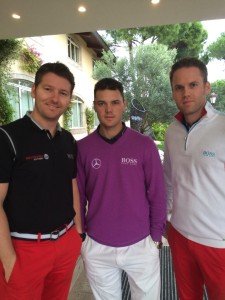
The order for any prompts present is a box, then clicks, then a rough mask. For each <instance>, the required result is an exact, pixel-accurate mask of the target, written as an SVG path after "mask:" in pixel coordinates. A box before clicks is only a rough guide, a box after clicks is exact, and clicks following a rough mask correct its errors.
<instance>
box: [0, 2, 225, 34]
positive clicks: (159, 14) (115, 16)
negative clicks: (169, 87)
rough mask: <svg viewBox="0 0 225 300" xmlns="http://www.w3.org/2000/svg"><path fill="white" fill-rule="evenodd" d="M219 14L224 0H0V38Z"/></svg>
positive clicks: (224, 6)
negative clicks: (154, 0) (81, 10)
mask: <svg viewBox="0 0 225 300" xmlns="http://www.w3.org/2000/svg"><path fill="white" fill-rule="evenodd" d="M80 4H84V5H85V6H86V7H87V12H86V13H85V14H80V13H78V11H77V8H78V6H79V5H80ZM12 13H17V14H20V15H21V19H20V20H15V19H12V17H11V15H12ZM223 18H225V0H211V1H209V0H161V2H160V4H159V5H157V6H153V5H152V4H151V3H150V0H16V1H15V0H0V39H3V38H9V37H28V36H41V35H49V34H60V33H76V32H85V31H96V30H100V29H115V28H117V29H118V28H130V27H141V26H152V25H163V24H172V23H181V22H188V21H202V20H210V19H223Z"/></svg>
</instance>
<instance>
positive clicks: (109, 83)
mask: <svg viewBox="0 0 225 300" xmlns="http://www.w3.org/2000/svg"><path fill="white" fill-rule="evenodd" d="M103 90H118V91H119V92H120V93H121V95H122V97H123V99H124V94H123V85H122V83H121V82H119V81H118V80H116V79H113V78H102V79H100V80H99V81H98V82H97V83H96V84H95V88H94V96H96V92H97V91H103Z"/></svg>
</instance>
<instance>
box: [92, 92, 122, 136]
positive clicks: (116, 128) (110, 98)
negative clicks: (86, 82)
mask: <svg viewBox="0 0 225 300" xmlns="http://www.w3.org/2000/svg"><path fill="white" fill-rule="evenodd" d="M94 109H95V111H96V113H97V115H98V119H99V122H100V128H102V129H103V130H106V131H110V132H111V133H112V135H114V136H115V135H116V134H117V133H119V132H120V130H121V128H122V117H123V113H124V111H125V109H126V103H125V101H124V99H123V96H122V95H121V93H120V91H119V90H98V91H96V95H95V100H94Z"/></svg>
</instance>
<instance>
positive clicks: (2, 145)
mask: <svg viewBox="0 0 225 300" xmlns="http://www.w3.org/2000/svg"><path fill="white" fill-rule="evenodd" d="M14 160H15V153H14V150H13V147H12V144H11V142H10V139H9V137H8V135H7V134H6V132H5V131H3V130H2V129H0V182H1V183H8V182H9V181H10V177H11V172H12V168H13V163H14Z"/></svg>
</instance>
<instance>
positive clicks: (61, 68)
mask: <svg viewBox="0 0 225 300" xmlns="http://www.w3.org/2000/svg"><path fill="white" fill-rule="evenodd" d="M47 73H54V74H55V75H57V76H60V77H63V78H65V79H67V80H68V81H69V83H70V84H71V94H72V92H73V89H74V86H75V81H74V76H73V74H72V73H71V72H70V69H69V68H68V67H67V66H66V65H64V64H63V63H60V62H55V63H46V64H43V65H42V66H41V67H40V68H39V69H38V70H37V72H36V75H35V80H34V85H35V86H36V87H37V86H38V85H39V84H40V82H41V80H42V78H43V76H44V75H45V74H47Z"/></svg>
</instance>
